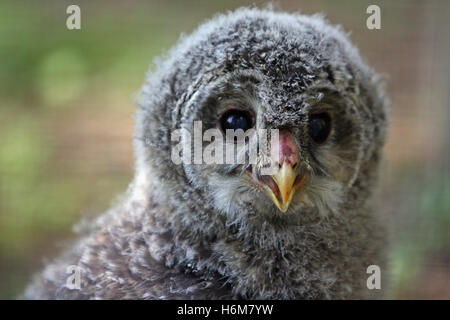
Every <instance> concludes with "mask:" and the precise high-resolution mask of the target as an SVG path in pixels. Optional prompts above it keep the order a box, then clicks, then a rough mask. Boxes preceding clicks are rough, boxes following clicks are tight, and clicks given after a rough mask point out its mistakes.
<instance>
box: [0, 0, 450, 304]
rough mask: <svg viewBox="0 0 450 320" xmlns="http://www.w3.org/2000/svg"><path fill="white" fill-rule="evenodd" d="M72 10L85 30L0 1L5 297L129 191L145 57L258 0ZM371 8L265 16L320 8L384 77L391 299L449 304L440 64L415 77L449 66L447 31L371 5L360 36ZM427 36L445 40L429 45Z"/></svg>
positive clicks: (0, 224) (62, 7)
mask: <svg viewBox="0 0 450 320" xmlns="http://www.w3.org/2000/svg"><path fill="white" fill-rule="evenodd" d="M76 3H77V4H79V5H80V7H81V16H82V17H81V21H82V22H81V27H82V29H81V30H73V31H68V30H67V29H66V26H65V21H66V17H67V14H66V8H67V6H68V5H69V4H72V1H66V0H62V1H56V0H53V1H51V0H47V1H22V0H20V1H12V0H8V1H1V2H0V61H1V63H0V298H14V297H16V296H17V295H18V294H19V293H20V292H21V291H22V290H23V288H24V286H25V284H26V283H27V282H28V281H29V280H30V277H31V275H32V273H33V272H35V271H36V270H38V268H40V267H41V266H42V264H43V260H42V257H47V258H51V257H52V256H54V255H55V254H56V252H58V247H60V246H61V244H62V243H63V240H67V239H68V238H69V240H70V238H71V237H73V235H72V236H69V235H71V234H72V233H71V227H72V225H73V224H74V223H76V222H77V221H79V220H80V219H81V218H82V217H92V216H93V215H95V214H98V213H99V212H101V211H103V210H105V209H107V208H108V206H109V205H110V203H111V201H114V199H115V197H116V196H117V195H118V194H120V192H122V191H124V190H125V189H126V187H127V184H128V183H129V181H130V180H131V177H132V172H133V154H132V146H131V141H132V134H133V133H132V130H133V129H132V128H133V121H132V115H133V113H134V103H133V94H134V93H136V92H137V90H138V89H139V86H140V85H141V83H142V81H143V79H144V76H145V73H146V71H147V69H148V67H149V65H150V62H151V60H152V58H153V57H154V56H156V55H160V54H162V53H163V52H164V51H165V50H167V49H168V48H169V47H170V46H171V45H172V44H174V43H175V42H176V40H177V39H178V37H179V34H180V33H182V32H189V31H191V30H192V29H193V28H194V27H195V26H196V25H198V24H199V23H200V22H201V21H203V20H204V19H205V18H208V17H210V16H211V15H212V14H214V13H216V12H219V11H224V10H229V9H233V8H236V7H238V6H241V5H251V4H252V3H256V4H257V5H260V6H261V5H265V4H266V1H246V0H244V1H239V0H233V1H217V2H216V1H214V2H213V1H206V0H203V1H196V2H189V3H187V2H186V1H181V0H176V1H170V2H169V1H137V0H134V1H124V2H120V1H106V0H102V1H95V2H93V1H77V2H76ZM369 4H371V1H369V0H367V1H356V0H354V1H352V0H345V1H339V2H337V1H331V0H323V1H289V0H286V1H281V3H279V4H277V3H275V7H280V8H282V9H285V10H289V11H298V10H301V11H302V12H305V13H315V12H324V13H326V14H327V15H328V17H329V18H330V20H331V21H332V22H334V23H341V24H343V25H344V27H345V28H346V29H347V30H352V39H353V40H354V41H355V42H356V43H357V45H358V46H359V47H360V49H361V51H362V53H363V55H364V56H366V57H368V58H369V61H370V62H371V63H373V64H374V65H375V67H376V69H377V70H379V71H381V72H386V73H388V74H389V76H390V88H391V91H392V99H393V121H392V127H391V131H390V135H391V139H390V142H389V145H388V147H387V153H388V160H389V161H390V162H389V165H388V170H387V176H388V177H387V179H386V181H385V182H384V184H383V190H382V192H381V197H383V199H384V201H383V208H382V211H384V212H385V215H386V220H387V221H388V222H389V224H391V225H392V226H393V227H392V229H393V232H392V249H391V251H390V261H391V267H392V276H391V287H392V296H393V297H396V298H417V297H419V298H442V297H444V298H450V292H449V289H448V288H450V283H449V272H448V271H449V265H450V257H449V252H450V250H449V249H450V245H449V243H450V232H449V226H450V221H449V219H450V174H449V170H448V168H449V157H448V136H449V134H448V133H449V131H448V129H447V128H448V124H449V123H450V122H445V121H447V120H446V119H449V116H448V109H449V108H448V95H447V100H445V97H444V98H442V93H444V94H445V93H446V92H448V87H442V86H443V85H444V86H445V85H447V84H448V78H445V77H444V76H443V75H444V74H448V71H449V70H448V64H446V65H441V64H440V65H439V66H438V67H437V70H438V71H436V72H435V73H434V74H432V76H430V77H429V78H427V79H437V80H436V81H434V82H430V81H431V80H426V81H421V79H420V78H419V77H416V76H415V75H417V74H423V73H424V72H425V73H426V72H427V71H429V70H428V69H429V68H430V67H429V66H430V65H431V66H432V65H434V64H433V60H431V59H435V60H439V61H443V60H442V59H445V57H447V58H448V54H447V53H448V52H449V51H448V38H446V37H442V36H440V35H439V34H438V33H436V32H435V31H434V29H433V28H435V26H436V25H438V26H439V28H442V27H444V28H445V27H447V28H448V26H449V22H448V21H449V20H448V12H449V10H448V7H449V6H448V2H432V4H431V5H429V6H426V5H424V4H423V3H422V2H419V1H409V2H405V1H396V2H395V4H393V2H389V3H388V2H381V4H380V6H381V7H382V12H383V15H382V19H383V20H382V24H383V28H384V31H383V32H378V31H375V32H370V33H369V31H367V29H365V19H366V15H365V8H367V6H368V5H369ZM386 7H387V8H388V10H386V11H384V8H386ZM355 12H360V15H357V14H355ZM411 19H412V20H414V21H416V25H415V26H412V25H411V24H410V21H411ZM436 38H437V39H447V40H446V41H444V42H443V43H440V44H439V45H436V44H432V45H430V43H429V41H431V40H430V39H436ZM430 48H434V50H435V51H433V52H429V51H427V50H430ZM439 54H441V55H442V56H440V55H439ZM387 57H389V58H387ZM446 68H447V69H446ZM428 97H432V98H428ZM439 97H441V98H442V100H437V99H438V98H439ZM427 99H428V100H427ZM423 105H429V106H430V108H432V109H430V110H431V111H432V112H429V113H428V112H427V113H426V114H425V113H424V111H423ZM419 125H420V128H421V130H418V129H417V130H415V128H418V127H419ZM439 130H441V131H439ZM404 137H409V139H404ZM419 151H420V152H419ZM424 163H426V164H427V166H426V167H424ZM67 241H68V240H67ZM427 285H428V287H429V288H428V287H427Z"/></svg>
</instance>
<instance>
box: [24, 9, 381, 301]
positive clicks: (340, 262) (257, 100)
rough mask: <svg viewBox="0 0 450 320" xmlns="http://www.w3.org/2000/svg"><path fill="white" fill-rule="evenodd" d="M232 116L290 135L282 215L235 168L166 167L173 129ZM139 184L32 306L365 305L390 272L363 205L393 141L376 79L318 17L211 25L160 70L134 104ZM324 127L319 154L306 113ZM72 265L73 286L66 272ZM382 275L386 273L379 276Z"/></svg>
mask: <svg viewBox="0 0 450 320" xmlns="http://www.w3.org/2000/svg"><path fill="white" fill-rule="evenodd" d="M230 104H239V105H245V106H246V107H248V108H251V109H252V110H254V112H255V113H256V114H257V117H256V126H257V127H258V128H288V129H289V130H290V131H291V132H292V134H293V135H294V136H295V138H296V140H297V141H298V143H299V147H300V150H301V151H300V159H301V166H302V170H305V171H306V172H308V177H309V178H308V183H307V185H306V186H305V188H304V189H303V190H301V191H300V192H298V194H296V195H295V198H294V199H293V201H292V204H291V206H290V207H289V210H288V211H287V212H286V213H285V214H281V213H280V212H279V211H278V210H277V208H276V207H275V206H274V205H273V204H272V203H271V202H270V200H269V199H267V197H266V196H265V195H263V194H261V192H259V191H258V190H257V189H256V188H255V187H254V186H253V185H251V184H250V183H248V181H247V180H245V179H243V177H242V174H240V173H239V172H234V171H233V170H232V169H233V168H232V166H231V165H205V164H202V165H187V164H185V165H175V164H174V163H173V162H172V161H171V148H172V147H173V144H174V143H173V142H171V136H170V134H171V132H172V130H174V129H177V128H181V127H183V128H187V129H188V130H191V129H192V123H193V121H195V120H201V121H203V126H204V129H207V128H213V127H217V115H218V114H219V113H220V112H221V111H222V110H223V109H224V108H225V107H226V106H227V105H230ZM139 105H140V109H139V110H138V112H137V117H136V122H137V125H136V131H135V149H136V175H135V178H134V181H133V183H132V184H131V186H130V189H129V191H128V193H127V194H126V196H125V198H124V199H123V201H121V203H120V204H119V205H117V206H116V207H114V208H112V209H111V210H110V211H109V212H107V213H106V214H104V215H103V216H101V217H99V218H98V219H97V220H96V222H95V224H93V227H92V228H91V229H90V230H88V231H87V233H86V234H85V235H83V236H82V237H81V238H80V240H79V241H78V242H77V243H76V245H74V247H73V248H72V249H70V250H68V251H67V252H65V254H64V255H63V256H62V257H61V258H59V259H58V260H56V261H55V262H54V263H52V264H50V265H48V266H47V267H46V269H45V270H44V272H43V273H42V274H40V275H38V276H37V277H36V279H35V281H34V282H33V284H32V285H31V286H30V287H29V288H28V289H27V291H26V293H25V297H26V298H44V299H45V298H51V299H53V298H62V299H76V298H81V299H83V298H89V299H122V298H128V299H177V298H184V299H186V298H187V299H191V298H199V299H201V298H207V299H210V298H262V299H264V298H274V299H301V298H306V299H317V298H364V297H369V296H372V294H373V291H370V290H368V289H367V287H366V279H367V276H368V275H367V274H366V269H367V267H368V266H369V265H372V264H376V265H380V266H381V267H383V265H384V258H383V250H382V249H383V247H384V244H383V243H384V240H383V239H384V233H383V228H382V227H381V226H380V224H379V223H378V220H377V218H376V215H375V214H373V213H372V210H371V203H370V199H371V197H372V194H373V190H374V187H375V185H376V183H377V181H376V180H377V176H378V168H379V163H380V159H381V158H382V154H381V152H382V146H383V144H384V138H385V131H386V112H387V111H386V110H387V99H386V98H385V94H384V91H383V89H382V87H381V85H380V81H379V79H378V77H377V75H376V74H375V73H374V72H373V70H372V69H371V68H369V67H368V66H367V65H366V64H365V63H364V62H363V61H362V59H361V58H360V57H359V54H358V52H357V50H356V49H355V48H354V47H353V46H352V45H351V43H350V42H349V40H348V39H347V37H346V36H345V34H344V33H343V32H342V31H341V30H340V29H339V28H337V27H333V26H330V25H329V24H328V23H327V22H325V21H324V20H323V18H321V17H320V16H304V15H299V14H288V13H280V12H273V11H270V10H259V9H240V10H237V11H234V12H231V13H228V14H226V15H220V16H217V17H215V18H214V19H212V20H210V21H209V22H207V23H205V24H203V25H202V26H200V27H199V28H198V29H197V30H196V31H195V32H194V33H193V34H192V35H190V36H187V37H184V38H182V39H181V40H180V42H179V43H178V44H177V45H176V46H175V47H174V48H173V49H172V50H171V51H170V52H169V53H168V55H167V57H165V58H164V59H161V60H160V61H159V62H158V63H157V68H156V70H155V71H154V72H152V73H150V74H149V76H148V79H147V81H146V83H145V85H144V86H143V89H142V94H141V96H140V98H139ZM317 108H320V109H321V110H326V111H327V112H329V113H330V114H331V115H332V116H333V120H334V122H333V133H332V136H331V138H330V139H329V142H327V144H326V145H324V146H321V147H317V146H314V145H313V144H311V142H310V138H309V137H308V133H307V122H308V115H309V114H310V113H311V112H313V111H314V110H315V109H317ZM68 265H77V266H80V267H81V270H82V278H81V289H80V290H70V289H69V288H68V287H67V286H66V283H67V277H68V274H67V273H66V271H67V266H68ZM382 270H383V269H382Z"/></svg>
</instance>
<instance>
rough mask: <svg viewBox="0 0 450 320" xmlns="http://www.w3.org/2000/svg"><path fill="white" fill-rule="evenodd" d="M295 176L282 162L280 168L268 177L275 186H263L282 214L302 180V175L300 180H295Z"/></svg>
mask: <svg viewBox="0 0 450 320" xmlns="http://www.w3.org/2000/svg"><path fill="white" fill-rule="evenodd" d="M297 176H298V174H297V173H296V172H295V170H294V168H293V167H292V165H291V164H290V163H286V162H284V163H283V164H282V165H281V168H280V169H279V170H278V171H277V172H276V173H275V174H273V175H271V176H270V177H271V178H272V180H273V182H275V184H265V189H266V191H267V193H268V195H269V197H270V199H271V200H272V201H273V203H275V205H276V206H277V207H278V209H280V211H281V212H283V213H285V212H286V211H287V210H288V208H289V205H290V204H291V201H292V197H293V196H294V193H295V191H296V189H297V187H298V186H300V185H301V182H302V181H303V179H304V175H302V176H301V177H300V179H297Z"/></svg>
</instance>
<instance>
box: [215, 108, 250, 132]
mask: <svg viewBox="0 0 450 320" xmlns="http://www.w3.org/2000/svg"><path fill="white" fill-rule="evenodd" d="M219 125H220V129H222V131H223V132H226V130H227V129H232V130H238V129H242V130H244V131H246V130H248V129H250V128H252V127H253V114H252V113H251V112H250V111H248V110H244V109H235V108H231V109H229V110H227V111H225V112H224V113H223V114H222V115H221V116H220V118H219Z"/></svg>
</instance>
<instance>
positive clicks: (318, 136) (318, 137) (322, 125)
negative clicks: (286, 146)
mask: <svg viewBox="0 0 450 320" xmlns="http://www.w3.org/2000/svg"><path fill="white" fill-rule="evenodd" d="M308 129H309V130H308V131H309V135H310V136H311V138H312V139H313V140H314V142H315V143H318V144H323V143H325V141H327V139H328V137H329V136H330V132H331V117H330V115H329V114H328V112H322V113H315V114H311V115H310V116H309V128H308Z"/></svg>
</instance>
